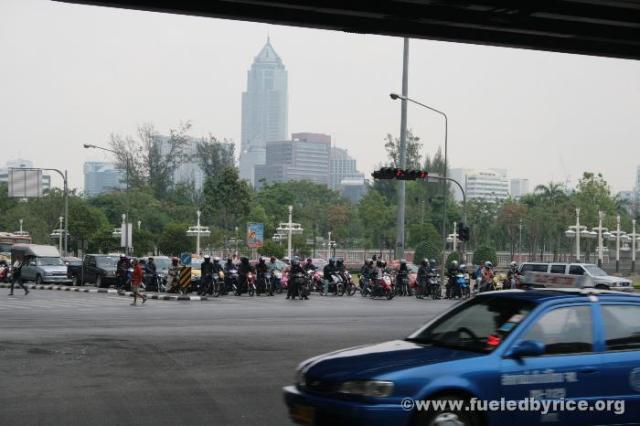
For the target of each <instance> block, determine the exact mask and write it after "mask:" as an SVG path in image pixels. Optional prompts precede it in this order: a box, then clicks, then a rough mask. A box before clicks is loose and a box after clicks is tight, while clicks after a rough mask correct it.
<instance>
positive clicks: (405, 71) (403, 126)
mask: <svg viewBox="0 0 640 426" xmlns="http://www.w3.org/2000/svg"><path fill="white" fill-rule="evenodd" d="M408 91H409V39H408V38H406V37H405V38H404V47H403V50H402V96H403V99H402V102H401V104H400V147H399V151H400V152H399V154H400V164H399V165H398V167H400V168H401V169H403V170H404V168H405V167H406V166H407V99H406V98H407V96H408ZM405 186H406V183H405V181H404V180H400V181H399V182H398V191H399V192H398V216H397V218H396V250H395V257H396V259H400V258H402V257H404V216H405V195H406V194H405Z"/></svg>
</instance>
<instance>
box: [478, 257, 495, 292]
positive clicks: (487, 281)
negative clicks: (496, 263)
mask: <svg viewBox="0 0 640 426" xmlns="http://www.w3.org/2000/svg"><path fill="white" fill-rule="evenodd" d="M491 290H493V263H491V262H490V261H488V260H487V261H486V262H484V267H483V268H482V286H481V287H480V292H481V293H482V292H485V291H491Z"/></svg>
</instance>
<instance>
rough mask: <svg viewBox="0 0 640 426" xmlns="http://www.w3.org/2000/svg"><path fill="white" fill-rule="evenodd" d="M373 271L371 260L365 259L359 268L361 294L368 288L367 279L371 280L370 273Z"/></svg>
mask: <svg viewBox="0 0 640 426" xmlns="http://www.w3.org/2000/svg"><path fill="white" fill-rule="evenodd" d="M372 272H373V260H371V259H365V261H364V265H362V267H361V268H360V283H361V284H362V292H363V295H364V294H366V292H367V291H368V289H369V281H371V273H372Z"/></svg>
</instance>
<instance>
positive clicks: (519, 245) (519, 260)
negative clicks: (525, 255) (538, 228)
mask: <svg viewBox="0 0 640 426" xmlns="http://www.w3.org/2000/svg"><path fill="white" fill-rule="evenodd" d="M518 232H519V234H520V235H519V236H518V262H522V219H520V223H519V224H518Z"/></svg>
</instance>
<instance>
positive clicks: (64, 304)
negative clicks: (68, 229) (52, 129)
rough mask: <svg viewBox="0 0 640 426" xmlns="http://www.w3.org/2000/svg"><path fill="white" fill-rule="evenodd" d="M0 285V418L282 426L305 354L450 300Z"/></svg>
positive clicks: (344, 343)
mask: <svg viewBox="0 0 640 426" xmlns="http://www.w3.org/2000/svg"><path fill="white" fill-rule="evenodd" d="M7 294H8V290H6V289H2V290H0V425H128V424H132V425H172V426H173V425H205V424H206V425H260V426H268V425H278V426H281V425H288V424H290V422H289V420H288V417H287V412H286V409H285V405H284V403H283V399H282V393H281V388H282V386H284V385H287V384H290V383H291V382H292V381H293V375H294V369H295V367H296V366H297V364H298V363H299V362H300V361H302V360H304V359H306V358H308V357H310V356H313V355H317V354H320V353H324V352H329V351H332V350H335V349H339V348H343V347H349V346H353V345H358V344H363V343H373V342H377V341H383V340H389V339H395V338H402V337H404V336H406V335H407V334H408V333H410V332H411V331H413V330H415V329H416V328H418V327H419V326H421V325H422V324H423V323H424V322H426V321H427V320H428V319H430V318H431V317H433V316H434V315H435V314H437V313H438V312H441V311H442V310H444V309H445V308H446V307H448V306H449V305H450V302H447V301H431V300H429V301H418V300H416V299H415V298H396V299H394V300H391V301H386V300H369V299H362V298H361V297H360V296H354V297H351V298H349V297H346V296H345V297H342V298H340V297H319V296H312V298H311V300H309V301H304V302H303V301H288V300H285V299H284V297H282V296H276V297H273V298H270V297H269V298H268V297H259V298H255V297H254V298H248V297H246V296H244V297H240V298H239V297H234V296H231V297H224V298H220V299H216V300H212V301H206V302H176V301H171V302H169V301H149V302H147V303H146V304H145V305H144V306H139V307H133V306H130V305H129V303H130V301H131V300H130V299H129V298H127V297H122V296H118V295H107V294H84V293H68V292H64V293H63V292H55V291H47V290H33V291H32V292H31V293H30V294H29V295H28V296H23V292H22V291H21V290H16V295H17V296H13V297H9V296H7Z"/></svg>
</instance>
